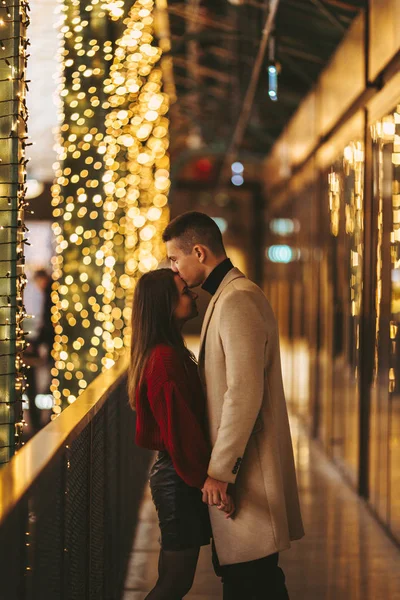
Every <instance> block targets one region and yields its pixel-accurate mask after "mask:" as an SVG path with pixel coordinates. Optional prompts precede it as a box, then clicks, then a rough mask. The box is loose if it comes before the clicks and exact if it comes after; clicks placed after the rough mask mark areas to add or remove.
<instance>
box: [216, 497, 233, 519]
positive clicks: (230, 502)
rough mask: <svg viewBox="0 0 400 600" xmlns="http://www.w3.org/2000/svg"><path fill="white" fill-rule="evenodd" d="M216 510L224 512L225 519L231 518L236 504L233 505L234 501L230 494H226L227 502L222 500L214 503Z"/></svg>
mask: <svg viewBox="0 0 400 600" xmlns="http://www.w3.org/2000/svg"><path fill="white" fill-rule="evenodd" d="M216 506H217V508H218V510H222V511H223V512H224V513H226V515H225V518H226V519H231V518H232V516H233V514H234V512H235V510H236V506H235V501H234V499H233V498H232V496H230V495H229V494H228V495H227V503H226V504H223V503H222V502H221V503H220V504H217V505H216Z"/></svg>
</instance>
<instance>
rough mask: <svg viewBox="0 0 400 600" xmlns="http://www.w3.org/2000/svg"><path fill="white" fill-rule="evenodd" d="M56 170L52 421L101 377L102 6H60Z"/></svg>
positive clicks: (107, 46)
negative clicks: (99, 374) (53, 400)
mask: <svg viewBox="0 0 400 600" xmlns="http://www.w3.org/2000/svg"><path fill="white" fill-rule="evenodd" d="M60 14H61V24H60V37H61V49H60V78H59V120H60V128H59V133H58V139H57V150H58V162H57V163H56V164H55V175H56V182H55V184H54V186H53V206H54V207H55V208H54V213H53V214H54V217H55V218H56V220H57V223H56V224H55V225H54V233H55V235H56V240H57V248H56V250H57V257H56V259H55V265H54V267H55V271H54V277H55V283H54V291H53V301H54V303H55V307H54V309H53V311H54V312H53V317H52V320H53V322H54V325H55V344H54V349H53V357H54V359H55V366H54V368H53V370H52V375H53V381H52V388H51V389H52V392H53V395H54V398H55V406H54V409H53V410H54V413H55V415H57V414H59V413H60V412H61V409H62V407H64V406H67V405H68V403H72V402H73V401H74V400H76V398H77V397H78V396H79V394H80V393H81V392H83V390H84V389H85V388H86V387H87V384H88V383H89V382H90V381H91V380H92V379H93V378H94V377H95V376H96V375H97V374H98V373H99V372H100V371H101V368H102V362H103V358H104V350H103V348H102V343H101V342H102V333H103V327H102V324H103V319H104V314H103V311H102V304H103V302H102V298H103V293H104V289H103V287H102V278H103V259H102V258H100V255H99V251H100V247H101V244H102V239H101V236H100V232H101V229H102V226H103V214H102V210H103V209H102V204H103V189H102V182H101V179H102V175H103V155H104V152H105V150H106V147H105V143H104V111H105V109H106V108H107V106H108V104H107V103H106V102H105V99H104V97H103V81H104V78H105V77H106V76H107V71H108V66H107V65H108V63H107V61H110V60H111V59H112V42H111V41H110V40H108V39H107V27H108V26H109V20H108V19H107V17H106V13H105V9H104V8H103V5H102V4H101V3H100V2H99V0H91V1H90V0H87V1H85V0H83V1H82V2H80V1H79V0H65V1H64V2H62V3H61V5H60Z"/></svg>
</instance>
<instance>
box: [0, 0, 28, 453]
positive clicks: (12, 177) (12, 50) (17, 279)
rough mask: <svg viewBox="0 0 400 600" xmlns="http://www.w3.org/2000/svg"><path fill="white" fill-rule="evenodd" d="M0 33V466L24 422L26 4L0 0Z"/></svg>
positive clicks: (26, 118)
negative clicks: (22, 416) (0, 9)
mask: <svg viewBox="0 0 400 600" xmlns="http://www.w3.org/2000/svg"><path fill="white" fill-rule="evenodd" d="M1 8H2V12H1V20H0V26H1V34H0V255H1V260H0V464H1V463H4V462H7V461H8V460H9V459H10V458H11V456H12V454H13V452H14V450H15V448H18V445H19V443H20V439H21V438H20V434H21V430H22V427H23V425H24V421H23V420H22V418H21V414H22V393H23V391H24V389H25V379H24V376H23V374H22V368H23V366H24V364H23V357H22V353H23V350H24V348H25V345H26V344H25V333H24V331H23V320H24V318H25V317H27V315H26V313H25V309H24V305H23V290H24V287H25V284H26V276H25V274H24V244H25V243H27V238H26V232H27V229H26V227H25V225H24V210H25V208H26V202H25V194H26V165H27V162H28V160H27V159H26V157H25V149H26V146H28V145H31V142H30V141H29V138H28V136H27V120H28V112H27V108H26V91H27V83H26V62H27V59H28V52H27V48H28V44H29V42H28V40H27V36H26V30H27V27H28V25H29V5H28V3H27V2H25V1H21V2H11V1H8V0H2V7H1Z"/></svg>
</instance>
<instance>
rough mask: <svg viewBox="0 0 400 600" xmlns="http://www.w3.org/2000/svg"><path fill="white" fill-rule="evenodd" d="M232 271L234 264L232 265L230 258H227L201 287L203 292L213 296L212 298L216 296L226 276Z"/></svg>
mask: <svg viewBox="0 0 400 600" xmlns="http://www.w3.org/2000/svg"><path fill="white" fill-rule="evenodd" d="M231 269H233V264H232V263H231V261H230V260H229V258H226V259H225V260H224V261H223V262H222V263H220V264H219V265H217V266H216V267H215V269H213V270H212V271H211V273H210V274H209V276H208V277H207V279H206V280H205V282H204V283H203V285H202V286H201V287H202V288H203V290H205V291H206V292H208V293H209V294H211V296H214V294H215V292H216V291H217V289H218V288H219V286H220V283H221V282H222V280H223V279H224V277H225V275H226V274H227V273H229V271H230V270H231Z"/></svg>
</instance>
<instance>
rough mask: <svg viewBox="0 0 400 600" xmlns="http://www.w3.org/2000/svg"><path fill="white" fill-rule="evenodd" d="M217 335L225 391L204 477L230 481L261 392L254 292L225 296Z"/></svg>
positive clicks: (260, 329) (262, 342) (263, 336)
mask: <svg viewBox="0 0 400 600" xmlns="http://www.w3.org/2000/svg"><path fill="white" fill-rule="evenodd" d="M219 333H220V337H221V341H222V346H223V350H224V354H225V364H226V382H227V390H226V392H225V394H224V398H223V406H222V414H221V421H220V426H219V429H218V435H217V439H216V441H215V444H214V447H213V450H212V454H211V460H210V464H209V467H208V475H209V476H210V477H213V478H214V479H218V480H220V481H225V482H228V483H234V482H235V480H236V476H237V473H238V471H239V467H240V463H241V461H242V457H243V455H244V451H245V449H246V446H247V442H248V441H249V438H250V435H251V433H252V430H253V428H254V425H255V422H256V419H257V416H258V414H259V411H260V408H261V404H262V401H263V396H264V385H265V371H264V357H265V349H266V344H267V327H266V323H265V318H264V316H263V314H262V312H261V309H260V307H259V306H258V305H257V301H256V299H255V298H254V296H253V294H252V292H247V291H236V292H235V293H234V294H230V295H229V296H228V298H226V299H225V302H224V305H223V306H222V307H221V318H220V324H219Z"/></svg>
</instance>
